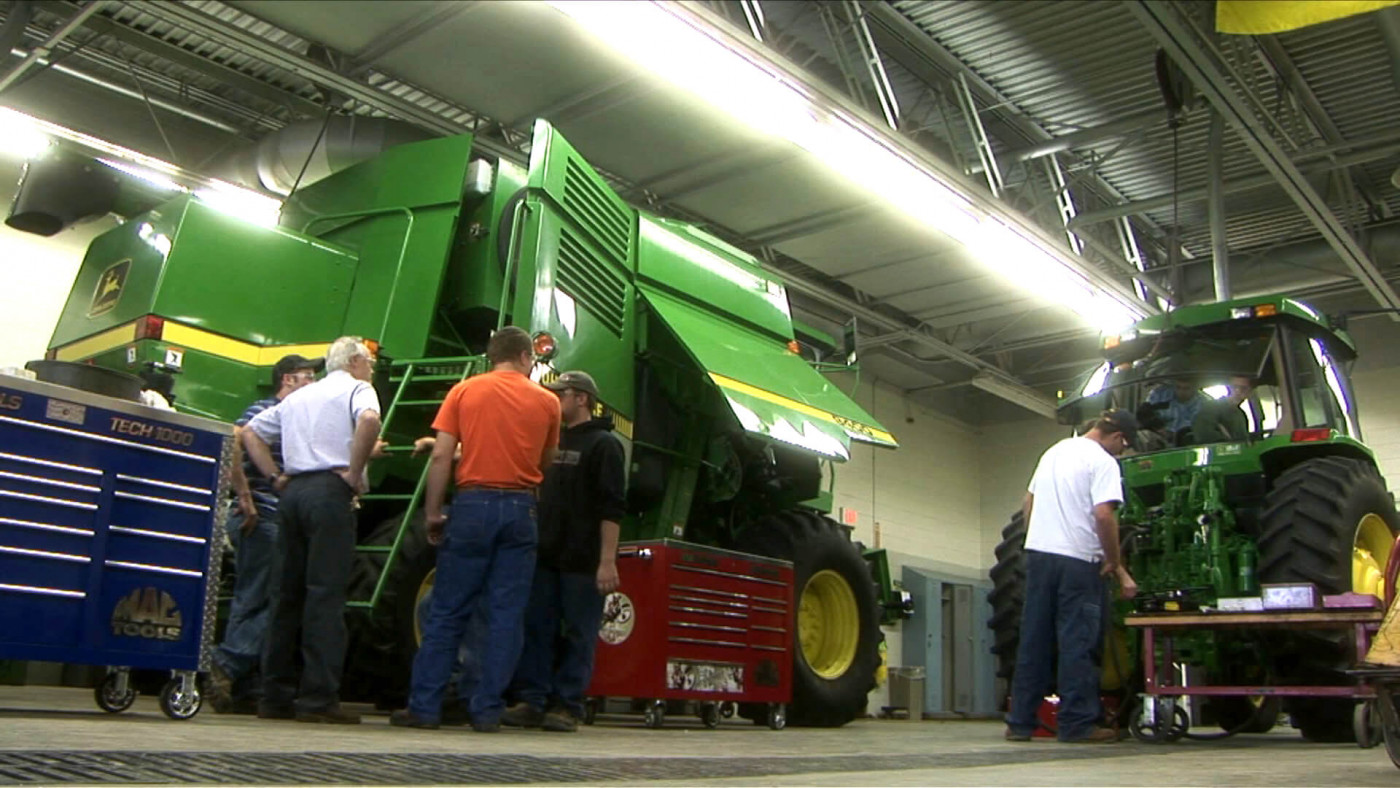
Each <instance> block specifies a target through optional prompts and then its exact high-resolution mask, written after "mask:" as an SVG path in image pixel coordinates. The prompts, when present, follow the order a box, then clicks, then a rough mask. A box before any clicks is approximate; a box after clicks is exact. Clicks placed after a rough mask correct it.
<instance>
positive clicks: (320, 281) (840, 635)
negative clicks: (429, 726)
mask: <svg viewBox="0 0 1400 788" xmlns="http://www.w3.org/2000/svg"><path fill="white" fill-rule="evenodd" d="M502 324H514V325H519V326H521V327H524V328H526V329H527V330H529V331H531V332H532V333H534V334H535V335H536V337H537V340H536V349H537V351H538V353H539V355H540V358H541V364H540V366H539V367H538V368H537V370H536V372H537V374H538V375H539V376H541V377H543V376H548V375H553V374H557V373H558V372H559V371H562V370H565V369H573V368H582V369H586V370H588V371H590V372H591V373H592V374H593V375H594V376H595V377H596V378H597V380H598V382H599V388H600V390H601V394H602V397H601V399H602V408H603V409H604V410H606V412H608V413H610V414H611V415H612V416H613V417H614V419H615V420H616V423H617V425H618V431H619V433H620V434H621V435H622V436H623V437H624V438H625V439H626V442H627V444H628V446H629V448H630V459H631V474H630V486H629V507H630V510H631V514H630V516H629V518H628V520H627V522H626V523H625V524H624V531H623V538H624V539H651V538H661V537H675V538H683V539H685V540H687V541H690V542H698V543H701V544H708V545H715V546H720V547H727V548H734V549H739V550H746V551H749V552H756V553H761V554H765V555H770V556H775V557H780V558H785V559H790V560H792V561H793V562H794V563H795V568H796V589H797V593H798V594H799V598H798V601H799V607H800V609H801V611H802V612H801V613H800V614H799V616H798V621H797V625H798V633H797V635H798V637H797V640H798V641H800V648H796V649H795V652H796V658H795V666H794V667H795V671H794V678H795V680H794V684H795V687H794V700H793V706H792V708H791V711H790V713H789V720H791V721H792V722H794V723H807V724H817V725H839V724H842V723H844V722H846V721H848V720H850V719H851V718H852V717H853V716H854V715H855V714H856V713H857V712H858V711H860V709H861V708H862V707H863V705H864V702H865V696H866V693H867V692H868V691H869V690H870V689H871V687H872V686H873V682H874V677H875V674H876V670H877V668H878V666H879V661H880V657H879V640H880V637H881V635H880V630H879V624H880V621H881V618H882V615H884V613H883V612H882V602H884V601H885V599H886V594H887V593H888V588H887V586H888V581H887V580H885V586H886V587H885V588H881V587H880V585H879V583H878V582H877V581H876V580H875V579H873V578H887V577H888V572H887V571H882V570H883V569H884V567H883V559H884V557H883V554H878V553H876V554H871V555H865V556H862V554H861V553H860V552H859V551H858V548H857V546H856V545H855V544H853V543H852V542H851V541H850V540H849V539H848V537H847V536H846V535H845V534H844V533H843V532H842V531H841V529H840V528H839V527H838V526H837V525H836V524H835V523H834V522H833V521H832V520H830V519H829V518H827V517H826V516H824V514H823V512H826V511H828V510H829V508H830V501H831V495H830V486H829V482H830V477H831V475H830V473H829V472H828V471H829V470H830V466H831V464H832V463H836V462H841V461H843V460H845V459H847V457H848V452H849V448H850V444H851V442H852V441H853V440H854V441H864V442H868V443H873V444H877V445H883V446H893V445H894V439H893V438H892V437H891V435H890V434H889V433H888V432H886V431H885V430H884V429H883V428H882V427H881V426H880V425H879V424H878V423H877V422H876V421H875V420H874V419H872V418H871V417H870V416H869V415H868V414H867V413H866V412H865V411H864V410H862V409H861V408H860V407H859V406H857V405H856V404H855V403H854V402H852V401H851V400H850V398H848V397H847V396H846V395H845V394H844V393H842V392H841V391H840V390H839V389H837V388H836V387H835V386H834V385H832V384H831V383H829V382H828V381H827V380H826V379H825V378H823V377H822V375H820V374H818V373H817V372H815V371H814V370H813V367H812V366H811V365H810V364H809V363H808V361H807V360H804V358H803V357H802V356H801V355H800V354H799V352H798V351H799V345H798V343H797V341H796V339H797V336H796V335H795V334H794V329H793V322H792V319H791V316H790V313H789V306H788V299H787V293H786V291H785V290H784V288H783V286H782V284H780V283H779V282H777V281H774V280H773V279H771V278H769V277H767V276H765V275H764V273H763V272H762V271H761V270H760V268H759V266H758V265H757V263H756V261H754V260H753V259H752V258H751V257H749V256H748V255H747V254H745V253H743V252H741V251H739V250H737V249H735V248H733V247H730V246H728V245H726V244H724V243H722V242H721V241H719V240H717V239H715V238H714V237H712V236H710V235H708V234H706V233H704V232H702V231H700V230H698V229H697V228H695V227H692V226H689V225H686V224H682V223H678V222H673V221H668V220H666V219H662V218H658V217H655V216H650V215H647V214H645V213H642V212H639V211H637V210H636V209H634V208H632V207H630V206H628V205H627V204H626V203H624V202H623V201H622V200H621V199H619V198H618V196H617V195H616V194H614V193H613V192H612V191H611V190H610V189H609V187H608V186H607V185H606V183H605V182H604V180H603V179H602V178H600V177H599V176H598V174H597V173H596V172H595V171H594V170H593V169H592V167H590V166H589V164H588V163H587V162H586V161H584V159H583V158H582V157H581V156H580V155H579V154H578V153H576V152H575V151H574V149H573V148H571V147H570V146H569V144H568V143H567V142H566V141H565V140H564V139H563V138H562V137H561V136H560V135H559V134H557V133H556V132H555V131H554V130H553V129H552V128H551V127H550V126H549V125H548V124H547V123H544V122H542V121H541V122H539V123H538V124H537V125H536V128H535V135H534V141H533V149H532V154H531V158H530V162H529V168H528V170H527V169H522V168H520V167H519V166H516V165H514V164H512V163H510V162H508V161H503V160H498V159H496V158H494V157H491V156H483V155H479V154H476V153H475V152H474V151H473V146H472V138H471V137H470V136H465V135H464V136H460V137H451V138H444V139H437V140H431V141H427V142H421V143H415V144H411V145H404V146H400V147H396V148H392V149H389V150H387V151H386V152H384V153H382V154H381V155H379V156H378V157H377V158H374V159H372V160H370V161H367V162H364V163H362V164H359V165H357V166H354V167H352V168H350V169H347V170H345V171H343V172H341V173H338V174H336V175H333V176H331V177H330V178H327V179H325V180H323V181H321V182H319V183H317V184H315V185H313V186H311V187H309V188H306V189H302V190H300V191H298V192H296V194H295V195H294V196H293V197H292V198H291V199H290V200H289V201H288V202H287V203H286V205H285V207H284V210H283V213H282V217H281V221H280V226H278V227H259V226H253V225H251V224H248V223H246V222H244V221H241V220H239V219H236V218H231V217H229V216H225V215H223V214H221V213H219V212H217V211H215V210H213V209H212V208H210V207H209V206H207V205H205V204H203V203H201V202H199V201H198V200H196V199H193V198H190V197H179V198H176V199H173V200H171V201H170V202H168V203H165V204H163V205H161V206H159V207H157V208H155V209H154V210H151V211H149V212H147V213H145V214H142V215H140V216H136V217H134V218H132V219H130V220H129V221H127V222H126V223H125V224H123V225H121V226H119V227H118V228H116V229H114V230H112V231H110V232H108V233H107V234H105V235H103V236H101V237H100V238H98V239H97V240H96V241H95V242H94V243H93V244H92V246H91V248H90V250H89V252H88V255H87V258H86V259H85V261H84V263H83V266H82V269H81V272H80V273H79V275H78V278H77V281H76V284H75V286H74V289H73V292H72V295H71V296H70V298H69V300H68V303H67V305H66V307H65V309H64V312H63V315H62V318H61V320H60V321H59V324H58V326H57V328H56V330H55V331H54V335H53V340H52V342H51V350H50V356H51V357H53V358H58V359H63V360H74V361H91V362H93V363H96V364H100V365H103V366H109V367H113V368H116V369H123V370H132V371H136V370H138V369H140V368H141V367H143V365H146V364H161V365H166V366H167V367H170V368H178V371H179V374H178V375H177V378H176V384H175V394H176V395H177V401H176V405H177V407H178V408H180V409H183V410H186V411H189V412H191V413H197V414H201V415H206V416H212V417H215V418H219V419H224V420H231V419H233V418H235V417H237V416H238V414H239V413H240V412H241V411H242V409H243V408H244V407H245V406H246V405H247V403H249V402H251V401H252V400H254V399H256V398H258V397H260V396H265V392H266V389H265V385H266V383H265V382H266V379H267V377H268V371H269V369H270V367H271V365H272V364H273V363H274V362H275V361H276V360H277V359H278V358H280V357H281V356H282V355H284V354H286V353H292V352H295V353H301V354H302V355H306V356H314V355H319V354H320V352H321V351H322V350H323V349H324V347H325V345H326V343H328V342H329V341H331V340H332V339H334V338H335V337H337V336H339V335H342V334H356V335H361V336H364V337H366V338H368V339H369V340H371V341H372V342H373V343H374V344H375V345H376V346H377V348H378V350H379V366H378V369H377V373H376V386H377V388H378V390H379V392H380V398H381V401H382V402H383V403H384V405H385V416H384V421H385V431H384V437H385V439H386V440H387V441H388V442H389V443H390V448H389V454H390V456H389V457H388V458H387V459H384V460H381V461H378V462H377V463H376V464H375V466H374V473H375V475H376V477H377V483H376V487H375V490H374V491H373V492H372V493H371V494H370V495H367V496H365V499H364V508H363V510H362V520H361V522H362V527H361V532H362V544H361V547H360V550H361V562H360V567H359V581H358V583H357V587H356V589H355V590H354V591H353V592H352V598H353V599H355V601H354V602H352V605H353V606H356V607H358V608H360V612H361V613H362V615H360V616H358V617H356V618H355V619H354V620H355V621H356V622H357V623H356V624H355V625H354V632H355V641H356V643H355V646H354V650H353V652H352V654H351V656H350V659H349V671H350V675H348V676H347V681H346V685H347V687H360V688H373V689H374V690H375V691H377V692H381V693H384V694H385V695H386V696H387V697H384V698H382V699H383V700H385V701H388V700H390V699H391V698H392V696H393V695H395V694H396V693H398V692H401V690H402V686H403V683H404V682H405V681H406V677H407V676H408V668H407V666H408V659H409V657H410V656H411V653H412V649H413V648H414V641H415V621H416V618H417V617H416V611H417V609H418V608H419V606H420V605H421V603H422V600H423V598H424V595H425V594H426V593H429V592H430V583H431V577H430V574H429V570H430V569H431V567H432V554H431V552H430V549H429V548H428V546H427V545H426V543H425V540H424V537H423V533H422V527H421V518H418V519H415V516H414V515H415V513H416V512H417V510H418V509H419V505H420V503H421V501H420V497H421V493H422V481H421V479H422V460H421V459H415V458H413V457H411V456H410V449H411V445H412V442H413V439H414V438H417V437H419V436H422V435H425V434H428V433H429V424H430V422H431V419H432V416H433V414H434V412H435V410H436V407H437V404H438V403H439V402H440V401H441V398H442V396H443V395H444V393H445V392H446V391H447V389H448V388H449V387H450V386H451V385H452V384H453V383H455V382H456V381H457V380H460V379H461V378H462V377H463V376H465V375H470V374H474V373H476V372H480V371H483V370H484V369H485V360H484V359H483V358H482V357H481V355H480V354H481V353H482V352H483V351H484V349H485V345H486V341H487V338H488V337H489V334H490V332H491V331H492V330H493V329H495V328H496V327H497V326H499V325H502ZM824 477H825V478H826V479H827V482H826V483H824V482H823V479H824Z"/></svg>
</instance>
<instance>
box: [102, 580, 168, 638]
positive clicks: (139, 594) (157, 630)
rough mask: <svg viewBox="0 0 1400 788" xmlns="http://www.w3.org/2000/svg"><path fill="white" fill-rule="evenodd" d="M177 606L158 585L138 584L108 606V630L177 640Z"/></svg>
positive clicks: (129, 634)
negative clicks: (114, 603) (113, 604)
mask: <svg viewBox="0 0 1400 788" xmlns="http://www.w3.org/2000/svg"><path fill="white" fill-rule="evenodd" d="M183 631H184V629H183V626H182V622H181V618H180V608H179V607H178V606H176V604H175V600H174V599H173V598H171V596H170V595H169V594H167V593H166V592H164V591H162V590H160V589H159V588H150V587H146V588H138V589H135V590H134V591H132V592H131V593H130V594H128V595H126V596H124V597H122V598H121V599H120V600H118V601H117V606H116V607H114V608H112V634H113V635H121V636H124V637H129V638H148V639H151V640H179V639H180V633H181V632H183Z"/></svg>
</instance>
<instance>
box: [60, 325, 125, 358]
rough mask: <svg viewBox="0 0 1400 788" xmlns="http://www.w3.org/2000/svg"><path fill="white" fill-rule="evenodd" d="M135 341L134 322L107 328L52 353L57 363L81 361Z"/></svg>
mask: <svg viewBox="0 0 1400 788" xmlns="http://www.w3.org/2000/svg"><path fill="white" fill-rule="evenodd" d="M135 340H136V321H135V320H133V321H131V322H130V323H126V324H124V325H120V326H117V327H116V328H109V329H107V330H106V331H103V332H102V333H100V334H93V335H92V336H90V337H87V338H86V339H80V340H78V341H77V342H73V343H70V344H67V345H64V346H63V347H61V348H59V349H58V350H56V351H54V358H56V359H58V360H59V361H82V360H83V359H85V358H89V357H91V356H95V355H97V354H99V353H105V352H107V351H108V350H111V349H112V348H118V347H121V346H122V345H129V344H131V343H132V342H134V341H135Z"/></svg>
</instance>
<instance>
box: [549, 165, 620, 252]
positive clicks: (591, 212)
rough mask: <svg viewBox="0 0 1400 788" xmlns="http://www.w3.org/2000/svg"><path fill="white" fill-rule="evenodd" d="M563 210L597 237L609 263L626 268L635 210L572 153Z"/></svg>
mask: <svg viewBox="0 0 1400 788" xmlns="http://www.w3.org/2000/svg"><path fill="white" fill-rule="evenodd" d="M564 210H565V211H567V212H568V213H569V215H570V216H571V217H572V218H573V220H574V221H576V222H578V224H579V226H580V227H581V228H583V230H584V231H585V232H587V233H588V234H589V235H590V236H591V237H592V238H593V239H594V240H595V241H597V243H598V245H599V247H600V248H601V250H602V252H603V253H604V254H606V255H607V256H608V262H609V263H611V264H613V265H615V266H617V267H618V268H620V269H623V270H626V269H627V264H628V260H629V259H630V258H631V256H630V255H629V254H628V252H629V251H630V250H629V247H630V245H631V243H632V213H631V211H628V210H627V209H626V207H624V206H622V205H620V204H619V203H618V201H617V199H616V198H615V197H614V196H613V195H612V194H611V193H609V192H608V190H607V187H605V186H604V185H602V184H601V183H599V182H598V179H597V178H596V177H593V176H592V175H591V173H589V172H588V171H587V170H585V169H584V165H583V164H582V163H581V162H579V161H578V160H576V159H574V158H572V157H570V158H569V160H568V164H567V167H566V169H565V171H564Z"/></svg>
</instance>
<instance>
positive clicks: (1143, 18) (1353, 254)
mask: <svg viewBox="0 0 1400 788" xmlns="http://www.w3.org/2000/svg"><path fill="white" fill-rule="evenodd" d="M1129 8H1130V9H1131V11H1132V13H1133V15H1134V16H1135V17H1136V18H1137V20H1138V21H1139V22H1140V23H1141V24H1142V25H1143V27H1144V28H1146V29H1147V31H1148V32H1149V33H1151V35H1152V37H1153V38H1154V39H1155V40H1156V41H1157V42H1158V43H1159V44H1160V45H1161V46H1162V47H1163V48H1164V49H1165V50H1166V51H1167V54H1168V55H1169V56H1170V57H1171V58H1172V59H1173V60H1174V61H1176V63H1177V64H1178V65H1179V66H1180V67H1181V69H1182V71H1183V72H1185V74H1186V75H1187V77H1188V78H1189V79H1190V80H1191V82H1192V84H1194V85H1195V86H1196V89H1197V90H1199V91H1201V93H1202V94H1203V95H1205V96H1206V98H1207V99H1209V101H1210V103H1211V104H1212V105H1214V106H1215V108H1216V109H1217V110H1218V111H1219V112H1220V114H1221V115H1222V116H1224V118H1225V120H1226V122H1227V123H1229V124H1230V126H1231V127H1232V128H1234V130H1235V133H1236V134H1238V135H1239V136H1240V138H1241V139H1242V140H1244V142H1245V145H1246V146H1247V147H1248V148H1249V149H1250V151H1251V152H1252V153H1253V154H1254V155H1255V157H1256V158H1258V159H1259V161H1260V162H1261V163H1262V164H1263V165H1264V168H1265V169H1267V170H1268V171H1269V173H1270V174H1271V175H1273V176H1274V178H1276V179H1277V180H1278V182H1279V185H1280V186H1282V187H1283V190H1284V192H1286V193H1287V194H1288V196H1289V197H1290V198H1291V199H1292V200H1293V202H1294V203H1295V204H1296V205H1297V206H1298V208H1299V209H1300V210H1301V211H1302V212H1303V215H1304V216H1306V217H1307V218H1308V221H1309V222H1311V223H1312V225H1313V226H1314V227H1316V228H1317V231H1318V232H1319V233H1320V234H1321V235H1322V237H1323V238H1325V239H1326V240H1327V243H1328V244H1329V245H1330V246H1331V247H1332V249H1333V251H1335V252H1336V253H1337V256H1338V257H1340V258H1341V259H1342V261H1343V262H1344V263H1346V264H1347V267H1348V268H1350V269H1351V270H1352V272H1353V273H1355V274H1356V277H1357V279H1359V280H1360V281H1361V282H1362V284H1363V285H1364V286H1365V287H1366V290H1367V291H1368V292H1370V293H1371V295H1372V296H1373V297H1374V298H1375V299H1376V301H1377V302H1378V303H1380V305H1381V306H1383V307H1385V308H1387V309H1400V296H1397V295H1396V294H1395V291H1394V289H1392V288H1391V286H1390V283H1389V282H1387V281H1386V280H1385V279H1384V277H1382V276H1381V274H1380V271H1378V270H1377V269H1376V266H1375V263H1373V262H1371V259H1370V258H1369V257H1367V256H1366V252H1365V251H1364V250H1362V248H1361V246H1360V245H1359V244H1358V243H1357V242H1356V239H1355V238H1352V237H1351V234H1350V233H1349V232H1347V229H1346V227H1344V226H1343V225H1342V222H1341V220H1339V219H1338V218H1337V216H1336V215H1335V214H1333V213H1332V210H1331V208H1329V207H1328V205H1327V202H1326V200H1324V199H1323V197H1322V196H1321V195H1319V194H1318V193H1317V191H1316V190H1315V189H1313V187H1312V185H1311V184H1309V183H1308V180H1307V178H1306V177H1304V175H1303V173H1302V171H1301V170H1299V169H1298V166H1297V165H1296V164H1294V163H1293V161H1292V160H1291V159H1289V157H1288V154H1287V153H1286V152H1285V151H1284V149H1283V147H1282V146H1281V145H1280V144H1279V143H1278V141H1277V140H1275V139H1274V137H1273V136H1272V134H1270V132H1269V129H1268V127H1267V126H1266V124H1265V121H1264V120H1263V119H1261V118H1260V117H1259V116H1258V115H1256V114H1255V112H1254V110H1253V109H1252V108H1251V106H1250V103H1249V97H1248V96H1246V95H1244V94H1242V93H1241V90H1242V89H1243V88H1239V89H1237V88H1236V87H1235V85H1242V84H1243V83H1242V82H1241V81H1240V80H1239V79H1238V78H1237V77H1235V76H1234V75H1233V73H1232V72H1231V70H1230V67H1229V65H1228V64H1226V63H1225V62H1224V60H1223V59H1222V58H1221V57H1220V56H1219V54H1218V53H1217V52H1216V51H1215V50H1214V48H1213V47H1212V46H1211V45H1210V43H1209V42H1208V41H1206V40H1204V36H1203V34H1202V33H1201V32H1200V31H1199V30H1198V29H1197V28H1196V27H1195V26H1194V25H1193V24H1192V23H1191V22H1190V21H1189V20H1187V19H1185V18H1184V17H1183V16H1182V15H1181V14H1179V13H1178V12H1177V10H1176V8H1175V7H1174V6H1173V5H1172V4H1171V3H1168V2H1163V1H1162V0H1136V1H1135V2H1133V3H1132V4H1131V5H1130V6H1129ZM1396 319H1398V320H1400V315H1396Z"/></svg>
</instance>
